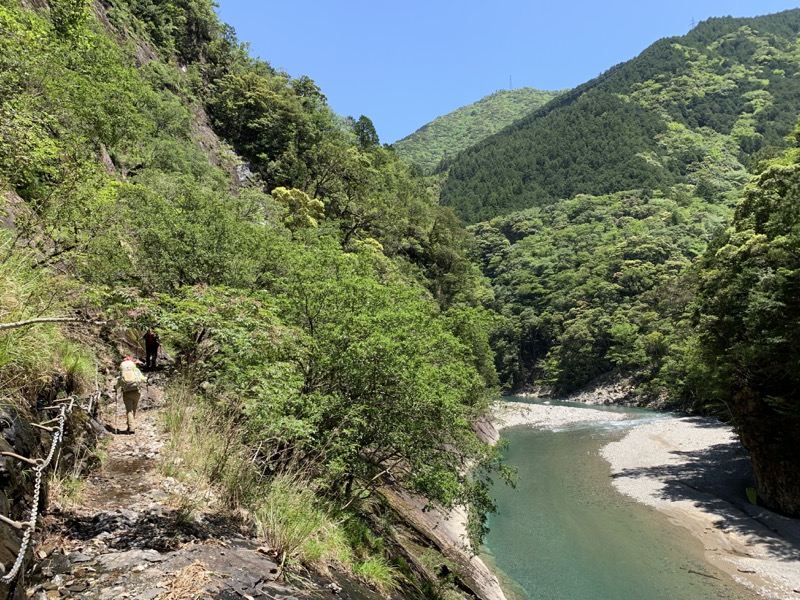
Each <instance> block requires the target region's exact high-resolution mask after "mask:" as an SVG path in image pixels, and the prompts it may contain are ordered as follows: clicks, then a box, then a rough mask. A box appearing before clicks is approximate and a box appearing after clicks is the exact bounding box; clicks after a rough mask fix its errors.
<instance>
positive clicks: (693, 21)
mask: <svg viewBox="0 0 800 600" xmlns="http://www.w3.org/2000/svg"><path fill="white" fill-rule="evenodd" d="M695 25H697V21H695V20H694V17H692V27H691V29H694V26H695Z"/></svg>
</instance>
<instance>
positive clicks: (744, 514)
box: [494, 402, 800, 600]
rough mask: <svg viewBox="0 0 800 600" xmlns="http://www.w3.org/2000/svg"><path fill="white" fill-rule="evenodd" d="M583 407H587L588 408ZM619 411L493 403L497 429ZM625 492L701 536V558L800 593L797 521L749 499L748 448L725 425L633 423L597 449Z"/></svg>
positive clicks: (758, 588) (775, 592)
mask: <svg viewBox="0 0 800 600" xmlns="http://www.w3.org/2000/svg"><path fill="white" fill-rule="evenodd" d="M587 413H588V414H587ZM625 418H626V417H625V415H624V414H622V413H613V412H611V413H610V412H604V411H595V410H591V409H582V408H572V407H566V406H558V405H541V404H535V405H531V404H522V403H513V402H498V403H497V404H496V406H495V412H494V423H495V426H496V427H497V428H498V429H502V428H504V427H511V426H515V425H530V426H534V427H540V428H543V429H551V430H552V429H558V428H561V427H564V426H567V425H571V424H575V423H583V422H590V421H611V420H621V419H625ZM601 454H602V456H603V457H604V458H605V459H606V460H607V461H608V462H609V464H610V465H611V476H612V477H613V478H614V481H613V483H614V486H615V487H616V488H617V489H618V490H619V491H620V492H621V493H623V494H625V495H627V496H630V497H632V498H634V499H635V500H637V501H639V502H642V503H644V504H647V505H649V506H652V507H653V508H655V509H657V510H659V511H661V512H663V513H665V514H666V515H667V516H668V517H669V519H670V520H671V521H672V522H673V523H675V524H676V525H680V526H682V527H685V528H686V529H688V530H689V531H690V532H691V533H692V534H693V535H694V536H696V537H697V538H698V539H700V540H701V541H702V542H703V544H704V548H705V554H706V558H707V560H708V561H709V562H710V563H711V564H713V565H714V566H715V567H717V568H718V569H719V570H721V571H724V572H726V573H728V574H729V575H730V576H731V577H732V578H733V579H734V580H735V581H737V582H739V583H740V584H741V585H743V586H745V587H747V588H750V589H751V590H753V591H755V592H756V593H757V594H758V595H759V596H760V597H764V598H774V599H780V600H786V599H789V598H793V599H800V520H797V519H788V518H785V517H781V516H780V515H777V514H775V513H772V512H771V511H768V510H766V509H763V508H760V507H758V506H754V505H752V504H750V503H749V502H748V500H747V497H746V492H745V489H746V487H748V486H750V485H752V480H751V475H750V468H749V461H748V458H747V454H746V452H745V451H744V449H743V448H742V447H741V445H740V444H739V442H738V440H737V438H736V436H735V435H734V433H733V432H732V431H731V429H730V428H729V427H728V426H726V425H724V424H722V423H719V422H718V421H716V420H713V419H706V418H697V417H684V418H674V419H669V418H664V419H657V420H655V421H653V420H645V421H643V422H642V423H641V424H634V423H631V429H630V430H629V431H628V433H627V434H626V435H625V436H624V437H623V438H622V439H621V440H620V441H618V442H613V443H611V444H609V445H607V446H606V447H604V448H603V449H602V451H601Z"/></svg>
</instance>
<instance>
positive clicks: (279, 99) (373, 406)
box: [0, 0, 499, 593]
mask: <svg viewBox="0 0 800 600" xmlns="http://www.w3.org/2000/svg"><path fill="white" fill-rule="evenodd" d="M0 90H1V91H0V192H1V194H0V199H2V201H3V205H2V215H3V225H4V227H3V229H2V230H0V245H2V255H3V259H2V261H0V280H1V283H2V288H3V290H4V292H3V297H2V299H0V313H1V316H0V322H2V323H3V324H7V323H19V322H26V321H30V320H31V319H33V320H34V321H33V323H32V326H30V327H14V328H11V329H10V330H9V331H8V332H4V333H3V335H4V338H3V344H2V348H0V381H2V384H0V394H1V395H2V398H3V407H4V410H5V409H8V410H12V409H13V410H15V411H18V412H21V413H27V412H29V411H30V410H31V408H32V407H34V406H35V405H36V403H37V399H39V400H41V398H43V397H44V398H48V397H55V395H56V394H60V393H72V392H80V391H81V390H82V389H85V387H86V386H87V385H88V382H89V381H90V380H91V378H92V376H93V375H94V374H95V371H94V368H93V367H94V364H104V365H111V364H115V363H118V361H119V360H120V356H119V355H118V352H119V351H118V350H117V351H112V350H111V347H112V346H113V340H120V339H122V340H128V339H138V338H139V337H141V333H142V332H143V331H144V330H145V329H146V328H148V327H154V328H155V329H156V331H157V333H158V334H159V335H160V338H161V340H162V343H163V344H164V345H165V348H166V349H167V352H168V354H169V355H170V356H172V357H173V359H174V361H173V367H174V373H173V372H170V373H169V375H170V377H171V379H172V382H171V384H170V385H171V386H172V387H170V388H169V390H168V394H169V396H170V398H174V399H180V400H181V401H182V402H184V403H185V406H187V407H188V409H187V411H186V413H185V415H186V416H185V418H186V419H189V420H191V421H192V423H191V424H190V425H189V424H186V423H184V424H183V425H181V427H184V426H185V427H187V428H188V430H191V431H192V432H193V433H192V435H193V436H194V438H196V439H203V440H208V442H209V448H211V450H210V451H208V452H206V451H202V452H203V456H202V459H203V461H202V465H201V466H198V468H197V470H196V472H192V473H188V472H184V471H185V469H182V468H176V469H175V473H174V474H175V476H176V477H178V478H181V477H182V476H185V477H187V479H186V481H187V482H188V481H189V480H191V478H192V477H201V478H204V479H205V480H206V481H207V483H208V485H210V486H213V487H215V488H216V489H217V490H218V492H219V494H220V497H221V498H224V500H225V503H226V506H225V508H227V509H231V510H239V509H242V508H245V509H247V511H248V514H249V515H250V516H251V519H252V521H251V522H250V524H249V525H250V526H251V527H252V528H253V529H254V530H258V531H260V532H261V531H266V530H269V531H270V532H271V533H270V538H269V539H270V542H269V545H270V548H271V550H270V551H271V552H275V553H277V554H276V556H278V557H279V558H278V560H279V562H281V565H282V568H283V563H284V562H285V563H286V566H287V567H289V566H290V564H291V565H294V566H293V567H292V568H295V566H298V565H301V564H302V565H305V566H306V567H309V568H316V569H317V570H318V571H319V572H323V573H324V572H327V569H328V566H329V565H333V564H335V565H336V568H337V569H344V570H345V571H348V572H349V573H350V574H351V575H353V576H354V577H355V576H357V577H359V578H360V579H362V580H364V581H366V582H367V583H368V584H370V585H372V586H374V587H376V588H377V589H379V590H381V591H382V592H385V593H388V591H391V590H396V589H398V588H400V587H406V588H410V589H418V587H419V586H421V585H433V583H432V582H431V581H433V580H435V579H436V577H437V576H436V574H435V573H436V572H437V570H438V569H434V568H433V567H432V570H431V571H430V573H431V575H430V577H429V579H430V580H431V581H428V582H427V583H425V581H424V580H425V573H427V571H419V574H418V575H416V576H414V575H413V574H412V572H411V571H410V570H405V571H402V572H400V571H399V570H396V569H394V568H391V567H390V560H392V559H393V555H392V552H393V551H394V550H393V549H394V548H396V547H397V546H396V541H394V540H386V541H384V539H383V538H382V537H381V536H382V535H384V533H383V525H384V523H386V521H385V520H384V517H385V515H384V513H383V511H384V508H383V507H382V505H381V503H380V501H379V500H377V496H378V488H380V487H382V486H384V485H386V484H387V483H388V482H389V481H391V482H392V483H391V485H393V486H397V488H399V489H403V490H406V491H408V492H411V493H415V494H418V495H419V496H420V497H422V498H425V501H424V502H431V503H432V504H434V505H438V506H441V507H445V508H448V507H452V506H454V505H459V506H462V505H468V506H469V507H470V515H471V516H470V525H469V528H470V535H471V539H472V540H473V541H474V543H476V544H477V543H479V540H480V538H481V536H482V534H483V532H484V530H485V527H484V515H485V513H486V511H487V510H490V509H491V508H492V501H491V498H490V497H489V495H488V491H487V490H488V488H487V484H486V482H485V481H484V480H483V479H482V478H475V477H472V476H470V475H469V474H468V473H466V472H465V470H464V468H463V465H464V464H465V461H466V463H471V464H475V465H482V466H485V467H487V468H488V469H489V470H488V471H486V473H487V475H488V474H489V473H491V472H492V471H495V472H496V471H497V469H498V468H499V451H497V450H496V449H494V448H492V447H490V446H489V445H488V444H486V443H485V442H483V441H481V440H479V439H478V437H477V434H476V433H475V432H474V431H473V429H472V423H474V422H475V421H476V420H477V419H478V418H479V417H480V416H481V415H483V414H484V413H485V411H486V410H487V407H488V406H489V400H490V398H491V396H492V394H493V393H494V390H495V385H496V374H495V372H494V368H493V364H492V360H491V354H490V350H489V347H488V341H487V331H486V330H487V323H488V321H489V318H488V316H487V312H486V310H485V309H484V308H483V307H481V305H480V303H479V299H480V297H481V296H482V295H485V294H486V293H487V290H486V289H485V287H484V285H483V284H482V282H481V277H480V274H479V272H478V271H477V269H475V267H474V266H473V265H472V264H471V263H470V261H469V260H468V259H467V256H466V251H467V247H468V236H467V234H466V232H464V231H463V229H461V228H460V227H459V225H458V224H457V221H456V220H455V219H454V217H453V216H452V214H451V212H450V211H449V210H447V209H443V208H441V207H440V206H438V204H437V202H436V199H435V198H434V197H433V196H432V195H431V193H430V192H429V191H428V189H427V186H426V185H425V182H423V181H421V180H420V179H419V178H418V177H417V176H416V175H415V174H414V172H413V171H412V170H411V169H410V168H409V167H408V166H406V165H405V164H404V163H402V162H401V161H400V160H399V159H398V158H397V157H396V156H395V155H394V153H393V152H392V151H390V150H388V149H386V148H384V147H382V146H380V144H378V142H377V136H376V135H375V131H374V128H373V127H372V124H371V122H370V121H369V119H368V118H366V117H361V118H360V119H358V120H355V119H352V118H349V117H342V116H340V115H337V114H335V113H334V112H333V111H332V110H331V109H330V107H329V106H328V105H327V102H326V99H325V96H324V95H323V93H322V91H321V90H320V89H319V88H318V87H317V86H316V85H315V83H314V82H313V81H312V80H311V79H309V78H308V77H304V76H298V77H293V76H290V75H289V74H287V73H284V72H281V71H278V70H276V69H274V68H273V67H272V66H271V65H270V64H269V63H267V62H264V61H262V60H257V59H253V58H251V57H250V56H249V55H248V54H247V51H246V48H245V47H244V46H243V45H242V44H241V43H240V42H239V41H238V40H237V39H236V37H235V36H234V35H233V32H232V31H231V29H230V28H229V27H227V26H225V25H224V24H223V23H221V22H220V21H219V19H218V17H217V16H216V13H215V11H214V4H213V2H212V1H211V0H170V1H166V2H151V1H150V0H108V1H107V2H100V1H99V0H98V1H91V0H51V1H49V2H42V1H36V2H25V3H22V2H18V1H16V0H0ZM64 315H66V316H67V318H72V320H74V321H82V320H84V319H85V316H86V315H91V317H92V321H93V322H94V321H101V322H105V323H108V325H107V327H106V328H105V329H104V330H103V331H102V333H103V336H102V337H101V336H100V335H99V333H100V332H99V331H95V330H93V329H89V330H87V328H88V326H87V327H82V326H78V325H75V326H74V327H72V328H71V329H60V328H59V327H58V325H55V324H52V323H49V322H48V321H47V320H45V322H44V323H43V324H40V321H41V318H45V319H46V318H47V317H62V316H64ZM37 319H38V320H37ZM103 375H104V376H105V375H110V376H113V375H114V374H113V373H105V374H103ZM170 411H172V412H170ZM168 412H170V414H172V415H173V417H174V416H175V414H177V413H176V412H175V411H173V410H172V408H169V407H168ZM203 415H206V416H203ZM408 415H414V418H413V419H409V418H408ZM4 418H5V417H4ZM175 418H176V417H175ZM181 418H183V417H181ZM171 424H172V425H173V426H174V425H176V423H175V422H172V423H171ZM43 447H44V446H43ZM176 460H178V462H180V460H182V459H179V458H176ZM178 462H176V463H175V464H178ZM187 464H188V463H187ZM187 469H188V467H187ZM482 472H483V471H482ZM190 486H194V484H193V483H192V484H190ZM276 498H278V499H279V500H280V502H281V504H280V508H279V509H278V510H279V512H280V514H279V515H277V517H276V515H275V510H276V509H275V506H274V502H275V499H276ZM14 510H15V511H16V512H14V514H13V516H14V517H15V518H22V515H21V513H20V514H17V513H19V511H21V510H22V509H21V508H19V509H17V508H15V509H14ZM192 510H194V509H192ZM375 511H380V512H381V515H380V516H377V515H376V514H374V513H375ZM373 517H374V521H373V520H372V519H373ZM26 518H27V517H26ZM276 519H277V521H276ZM370 523H380V524H381V530H380V531H377V530H376V531H375V532H372V531H370ZM292 527H294V528H300V529H299V530H300V531H302V532H303V533H302V535H301V536H300V537H299V538H298V536H297V534H296V533H292V532H293V531H297V530H298V529H291V528H292ZM376 529H377V528H376ZM387 530H388V528H387ZM391 531H392V532H396V531H397V530H395V529H394V528H391ZM391 535H394V533H392V534H391ZM292 536H294V537H292ZM365 540H367V541H365ZM412 559H413V557H411V558H408V559H404V560H407V561H409V560H412ZM365 565H366V566H365ZM415 573H416V571H415ZM448 573H449V571H448ZM448 578H449V579H448V581H447V582H445V581H442V585H443V586H444V587H443V588H439V587H437V589H442V590H444V589H445V588H448V587H449V586H451V585H454V584H452V583H451V582H452V581H453V579H452V576H451V575H448ZM436 585H437V586H438V585H439V584H438V583H437V584H436ZM443 593H444V592H443Z"/></svg>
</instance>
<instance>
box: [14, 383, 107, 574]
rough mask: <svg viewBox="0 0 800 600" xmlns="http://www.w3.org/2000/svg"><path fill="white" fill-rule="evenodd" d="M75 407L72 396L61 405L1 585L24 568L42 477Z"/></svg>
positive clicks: (35, 469) (96, 396)
mask: <svg viewBox="0 0 800 600" xmlns="http://www.w3.org/2000/svg"><path fill="white" fill-rule="evenodd" d="M99 396H100V393H99V392H95V393H93V394H92V395H91V396H90V397H89V410H88V411H87V412H89V415H90V416H91V407H92V401H93V400H94V399H95V398H99ZM74 406H75V397H74V396H72V397H71V398H70V399H69V404H67V403H66V402H65V403H64V404H62V405H61V413H60V414H59V416H58V430H57V431H55V432H54V433H53V440H52V443H51V444H50V452H49V453H48V454H47V458H46V459H45V460H43V461H41V462H39V464H38V465H36V466H35V467H34V471H35V473H36V482H35V484H34V486H33V506H32V507H31V516H30V518H29V519H28V520H27V521H25V522H24V525H25V532H24V533H23V534H22V542H21V543H20V546H19V554H18V555H17V560H16V561H14V566H13V567H12V568H11V571H9V572H8V573H7V574H5V575H4V576H3V577H0V583H6V584H8V583H11V582H12V581H13V580H14V578H15V577H16V576H17V573H18V572H19V570H20V568H21V567H22V563H23V561H24V560H25V553H26V552H27V551H28V546H29V545H30V542H31V537H32V535H33V532H34V530H35V528H36V520H37V519H38V518H39V496H40V495H41V493H42V476H43V475H44V471H45V469H47V467H48V466H49V465H50V462H51V461H52V460H53V456H55V453H56V446H58V443H59V442H60V441H61V440H62V439H63V437H64V424H65V423H66V420H67V413H68V412H71V411H72V409H73V407H74Z"/></svg>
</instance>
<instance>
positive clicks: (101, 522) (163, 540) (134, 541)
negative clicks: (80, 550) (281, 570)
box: [61, 507, 242, 552]
mask: <svg viewBox="0 0 800 600" xmlns="http://www.w3.org/2000/svg"><path fill="white" fill-rule="evenodd" d="M61 533H62V534H66V535H69V536H70V537H71V538H72V539H75V540H80V541H84V542H86V541H90V540H95V539H102V540H103V541H104V542H105V543H106V545H107V546H108V547H109V548H111V549H113V550H117V551H123V550H156V551H158V552H171V551H174V550H177V549H179V548H180V547H182V546H184V545H186V544H189V543H203V542H209V541H211V540H217V541H219V540H225V539H230V538H233V537H236V536H237V535H241V533H242V531H241V523H233V524H232V523H231V520H230V515H228V516H223V515H204V516H203V518H202V520H195V519H194V518H192V517H191V515H188V514H187V513H186V511H182V510H180V509H173V508H164V507H158V508H153V509H149V510H147V511H144V512H142V513H138V514H137V513H134V512H133V511H128V510H125V509H120V510H117V511H113V512H110V511H108V512H101V513H97V514H95V515H94V516H66V517H65V519H64V521H63V529H62V531H61Z"/></svg>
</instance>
